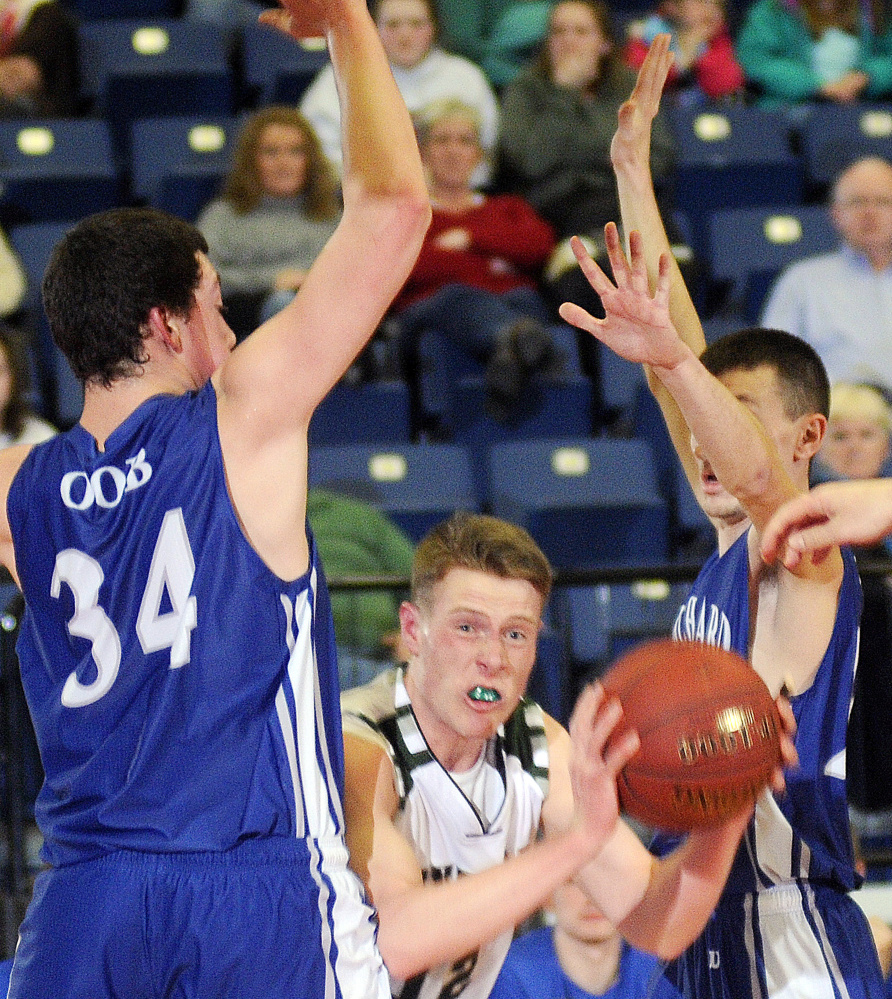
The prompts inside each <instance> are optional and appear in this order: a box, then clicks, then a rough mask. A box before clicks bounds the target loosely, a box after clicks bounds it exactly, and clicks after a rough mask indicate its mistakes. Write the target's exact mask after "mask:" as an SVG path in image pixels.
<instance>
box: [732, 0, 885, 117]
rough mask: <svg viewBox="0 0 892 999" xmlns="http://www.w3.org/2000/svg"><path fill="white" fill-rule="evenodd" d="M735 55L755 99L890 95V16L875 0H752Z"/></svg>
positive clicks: (769, 102)
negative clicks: (755, 94) (867, 0)
mask: <svg viewBox="0 0 892 999" xmlns="http://www.w3.org/2000/svg"><path fill="white" fill-rule="evenodd" d="M737 58H738V61H739V62H740V65H741V66H742V67H743V71H744V73H745V75H746V78H747V82H748V83H749V84H750V85H751V86H752V87H753V88H754V89H755V91H756V93H757V98H758V101H759V103H760V104H762V105H764V106H766V107H783V106H786V105H797V104H804V103H807V102H810V101H817V100H823V101H836V102H838V103H840V104H848V103H851V102H853V101H857V100H877V99H882V98H887V97H889V96H890V94H892V20H890V18H889V17H888V15H887V12H886V8H885V5H884V4H883V3H882V2H881V0H872V2H869V3H866V4H863V5H862V4H861V3H859V2H858V0H755V2H754V3H753V4H752V6H751V7H750V8H749V10H748V11H747V14H746V17H745V19H744V23H743V25H742V26H741V29H740V33H739V35H738V38H737Z"/></svg>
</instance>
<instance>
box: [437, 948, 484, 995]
mask: <svg viewBox="0 0 892 999" xmlns="http://www.w3.org/2000/svg"><path fill="white" fill-rule="evenodd" d="M476 966H477V952H476V951H475V952H474V953H473V954H468V955H467V956H466V957H463V958H462V959H461V960H460V961H456V962H455V964H453V965H452V967H451V968H450V969H449V973H448V974H447V975H446V979H445V981H444V983H443V988H442V989H440V995H439V999H456V996H460V995H461V994H462V992H464V990H465V987H466V986H467V984H468V981H469V979H470V977H471V975H473V973H474V968H475V967H476Z"/></svg>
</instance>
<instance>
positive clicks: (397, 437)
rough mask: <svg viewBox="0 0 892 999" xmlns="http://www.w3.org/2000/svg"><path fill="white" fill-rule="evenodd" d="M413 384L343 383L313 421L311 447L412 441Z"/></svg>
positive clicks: (328, 396)
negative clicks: (410, 390) (410, 391)
mask: <svg viewBox="0 0 892 999" xmlns="http://www.w3.org/2000/svg"><path fill="white" fill-rule="evenodd" d="M409 411H410V401H409V387H408V385H406V383H405V382H402V381H396V380H394V381H380V382H364V383H362V384H360V385H345V384H342V383H339V384H338V385H335V387H334V388H333V389H332V390H331V391H330V392H329V393H328V395H327V396H326V397H325V398H324V399H323V400H322V402H321V403H320V404H319V406H317V407H316V412H315V413H313V418H312V420H311V421H310V447H311V448H317V447H338V446H340V445H343V444H374V445H377V446H381V445H383V444H408V443H409V440H410V436H411V420H410V412H409Z"/></svg>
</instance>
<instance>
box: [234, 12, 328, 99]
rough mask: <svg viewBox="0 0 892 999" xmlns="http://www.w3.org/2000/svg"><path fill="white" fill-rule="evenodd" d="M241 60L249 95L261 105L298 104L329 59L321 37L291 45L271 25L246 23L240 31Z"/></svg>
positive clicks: (290, 41)
mask: <svg viewBox="0 0 892 999" xmlns="http://www.w3.org/2000/svg"><path fill="white" fill-rule="evenodd" d="M242 60H243V63H244V74H245V83H246V84H247V86H248V89H249V92H250V93H249V96H250V98H252V99H253V102H254V103H257V104H260V105H264V104H298V103H299V102H300V98H301V96H302V95H303V92H304V91H305V90H306V89H307V87H308V86H309V84H310V82H311V81H312V79H313V77H314V76H315V75H316V74H317V73H318V72H319V70H320V69H322V67H323V66H325V65H326V64H327V63H328V61H329V58H328V49H327V48H326V46H325V41H324V39H307V40H305V41H303V42H301V44H299V45H295V44H294V42H293V41H292V40H291V39H290V38H286V37H285V36H284V35H282V34H281V33H279V32H277V31H275V30H274V29H272V28H269V27H266V26H265V25H263V24H250V25H247V26H246V27H245V29H244V30H243V32H242Z"/></svg>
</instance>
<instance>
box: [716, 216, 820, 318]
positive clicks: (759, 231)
mask: <svg viewBox="0 0 892 999" xmlns="http://www.w3.org/2000/svg"><path fill="white" fill-rule="evenodd" d="M838 243H839V235H838V234H837V232H836V230H835V229H834V227H833V223H832V222H831V220H830V216H829V213H828V211H827V209H826V208H825V207H824V206H823V205H780V206H768V207H760V208H735V209H726V210H724V211H717V212H715V213H714V214H713V215H712V216H711V217H710V219H709V257H708V259H709V264H710V267H711V269H712V273H713V276H714V277H716V278H719V279H722V280H727V281H730V282H731V283H732V285H733V287H734V289H735V293H736V297H737V298H738V299H739V300H740V301H741V302H742V303H743V315H744V319H745V320H746V321H747V322H749V323H756V322H758V318H759V313H760V311H761V306H762V301H763V299H764V297H765V294H766V292H767V290H768V288H769V286H770V284H771V283H772V281H773V280H774V278H775V277H776V276H777V274H778V273H779V272H780V271H781V270H782V269H783V268H784V267H786V266H787V264H791V263H793V262H794V261H796V260H801V259H802V258H803V257H807V256H811V255H812V254H815V253H824V252H827V251H829V250H832V249H834V248H835V247H836V246H837V245H838Z"/></svg>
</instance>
